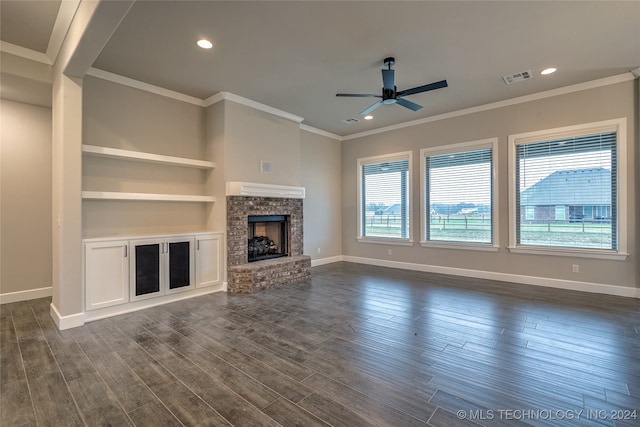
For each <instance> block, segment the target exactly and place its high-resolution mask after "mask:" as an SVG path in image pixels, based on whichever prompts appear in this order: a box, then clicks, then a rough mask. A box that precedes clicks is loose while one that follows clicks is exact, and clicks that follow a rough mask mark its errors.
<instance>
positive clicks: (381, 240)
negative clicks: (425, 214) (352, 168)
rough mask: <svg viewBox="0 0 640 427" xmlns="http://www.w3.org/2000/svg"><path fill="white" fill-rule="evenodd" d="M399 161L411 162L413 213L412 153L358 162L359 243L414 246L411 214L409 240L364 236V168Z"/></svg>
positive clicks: (365, 159)
mask: <svg viewBox="0 0 640 427" xmlns="http://www.w3.org/2000/svg"><path fill="white" fill-rule="evenodd" d="M398 160H408V161H409V180H408V182H407V186H408V187H409V191H408V192H409V200H410V201H409V209H410V211H413V208H412V203H411V200H412V199H413V185H411V181H413V158H412V152H411V151H402V152H399V153H392V154H382V155H379V156H371V157H362V158H359V159H358V160H357V166H356V167H357V170H358V174H357V180H358V181H357V183H356V188H357V198H358V209H357V216H358V218H357V230H358V231H357V232H358V235H357V241H358V242H359V243H374V244H383V245H401V246H412V245H413V215H412V213H411V212H410V213H409V225H408V229H407V235H408V236H409V237H408V238H402V237H370V236H363V235H362V210H363V209H364V206H362V167H363V166H366V165H370V164H375V163H382V162H394V161H398Z"/></svg>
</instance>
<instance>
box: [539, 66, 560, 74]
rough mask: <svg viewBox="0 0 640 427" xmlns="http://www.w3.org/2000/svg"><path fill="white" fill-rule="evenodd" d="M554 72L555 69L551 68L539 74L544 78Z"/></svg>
mask: <svg viewBox="0 0 640 427" xmlns="http://www.w3.org/2000/svg"><path fill="white" fill-rule="evenodd" d="M555 72H556V68H553V67H551V68H545V69H544V70H542V71H541V72H540V74H542V75H543V76H546V75H547V74H552V73H555Z"/></svg>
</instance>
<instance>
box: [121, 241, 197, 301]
mask: <svg viewBox="0 0 640 427" xmlns="http://www.w3.org/2000/svg"><path fill="white" fill-rule="evenodd" d="M194 242H195V240H194V237H193V236H174V237H167V238H154V239H140V240H132V241H130V242H129V244H130V247H131V281H130V283H131V289H130V298H131V301H138V300H142V299H147V298H153V297H157V296H160V295H166V294H170V293H174V292H180V291H186V290H189V289H194V288H195V282H194V279H195V277H194V276H195V274H194V271H195V259H194Z"/></svg>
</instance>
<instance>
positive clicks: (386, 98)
mask: <svg viewBox="0 0 640 427" xmlns="http://www.w3.org/2000/svg"><path fill="white" fill-rule="evenodd" d="M382 62H383V64H384V66H385V67H386V69H384V68H383V69H382V95H375V94H372V93H337V94H336V96H340V97H356V98H380V100H379V101H377V102H376V103H374V104H373V105H371V106H370V107H368V108H366V109H364V110H363V111H362V112H361V113H360V115H362V116H366V115H368V114H369V113H371V112H372V111H373V110H375V109H376V108H378V107H379V106H380V105H382V104H385V105H391V104H398V105H401V106H402V107H405V108H408V109H409V110H411V111H418V110H419V109H421V108H422V105H418V104H416V103H414V102H411V101H409V100H406V99H404V98H403V97H405V96H408V95H415V94H417V93H422V92H428V91H431V90H435V89H441V88H445V87H447V86H448V84H447V81H446V80H440V81H439V82H433V83H429V84H426V85H423V86H417V87H414V88H411V89H405V90H401V91H398V89H397V87H396V85H395V70H392V69H391V67H392V66H393V65H395V63H396V59H395V58H394V57H392V56H390V57H387V58H385V59H384V60H383V61H382Z"/></svg>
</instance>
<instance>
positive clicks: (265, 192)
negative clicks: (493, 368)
mask: <svg viewBox="0 0 640 427" xmlns="http://www.w3.org/2000/svg"><path fill="white" fill-rule="evenodd" d="M227 196H252V197H280V198H288V199H304V196H305V193H304V187H293V186H290V185H273V184H258V183H255V182H240V181H230V182H227Z"/></svg>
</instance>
